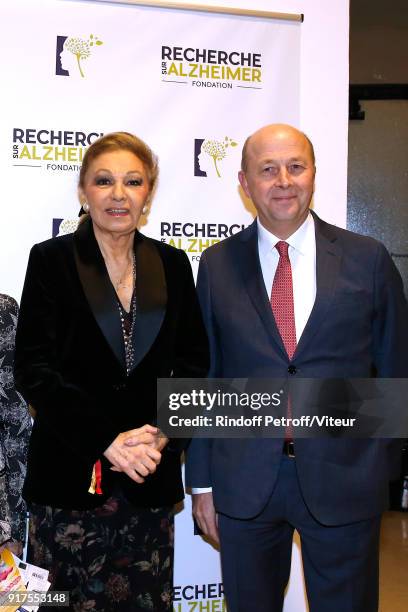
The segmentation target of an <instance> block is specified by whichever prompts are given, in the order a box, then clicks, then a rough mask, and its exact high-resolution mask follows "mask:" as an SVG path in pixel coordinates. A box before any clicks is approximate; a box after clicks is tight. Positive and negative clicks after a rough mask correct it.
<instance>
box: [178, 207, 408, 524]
mask: <svg viewBox="0 0 408 612" xmlns="http://www.w3.org/2000/svg"><path fill="white" fill-rule="evenodd" d="M314 220H315V230H316V284H317V293H316V300H315V304H314V307H313V309H312V312H311V315H310V317H309V320H308V322H307V325H306V327H305V329H304V332H303V334H302V336H301V338H300V339H299V342H298V345H297V348H296V352H295V354H294V356H293V358H292V360H289V358H288V355H287V354H286V351H285V349H284V347H283V344H282V340H281V337H280V335H279V332H278V329H277V327H276V324H275V320H274V317H273V314H272V311H271V307H270V303H269V296H268V295H267V293H266V290H265V285H264V282H263V277H262V272H261V267H260V263H259V256H258V236H257V225H256V221H255V222H254V223H253V224H252V225H251V226H250V227H249V228H246V229H245V230H243V231H242V232H240V233H239V234H236V235H235V236H233V237H231V238H228V239H227V240H224V241H223V242H221V243H219V244H217V245H214V246H213V247H211V248H209V249H207V250H206V251H205V253H204V254H203V256H202V258H201V262H200V270H199V277H198V292H199V299H200V303H201V307H202V312H203V315H204V320H205V324H206V327H207V333H208V336H209V340H210V351H211V369H210V375H211V376H213V377H226V378H228V377H230V378H234V377H259V378H282V377H289V378H290V377H303V378H345V377H349V378H366V377H371V376H373V375H374V374H375V375H376V376H380V377H406V376H408V357H407V347H408V308H407V303H406V300H405V298H404V295H403V287H402V281H401V278H400V276H399V274H398V272H397V270H396V268H395V266H394V264H393V262H392V260H391V257H390V256H389V254H388V252H387V251H386V249H385V247H384V246H383V245H382V244H381V243H379V242H377V241H375V240H373V239H371V238H368V237H363V236H359V235H356V234H354V233H352V232H349V231H346V230H343V229H339V228H337V227H335V226H333V225H329V224H327V223H325V222H324V221H322V220H320V219H319V218H318V217H317V216H316V215H314ZM289 367H290V369H289V370H288V368H289ZM295 448H296V467H297V470H298V476H299V481H300V486H301V489H302V493H303V496H304V499H305V502H306V504H307V506H308V508H309V510H310V511H311V513H312V514H313V515H314V517H315V518H316V519H317V520H318V521H320V522H321V523H323V524H325V525H339V524H346V523H349V522H355V521H359V520H363V519H367V518H369V517H372V516H375V515H378V514H380V513H381V512H382V511H383V510H384V509H385V508H386V506H387V492H388V481H389V463H390V462H389V459H390V457H389V455H390V444H389V443H387V442H385V441H382V440H374V439H373V440H358V439H333V438H325V439H318V440H317V439H306V438H303V439H298V440H296V441H295ZM281 456H282V440H278V439H273V440H272V439H239V440H237V439H235V440H231V439H229V440H227V439H226V440H220V439H217V440H213V441H211V440H199V439H197V440H193V442H192V443H191V446H190V448H189V451H188V458H187V472H186V474H187V485H189V486H192V487H207V486H212V487H213V494H214V502H215V507H216V509H217V510H218V511H219V512H222V513H224V514H226V515H228V516H232V517H236V518H251V517H254V516H256V515H257V514H258V513H260V512H261V510H262V509H263V508H264V506H265V505H266V503H267V501H268V499H269V497H270V495H271V493H272V490H273V487H274V484H275V481H276V477H277V473H278V468H279V464H280V461H281Z"/></svg>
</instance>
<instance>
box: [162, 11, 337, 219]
mask: <svg viewBox="0 0 408 612" xmlns="http://www.w3.org/2000/svg"><path fill="white" fill-rule="evenodd" d="M173 2H174V4H182V1H181V0H173ZM189 4H201V5H207V6H211V5H212V6H225V7H237V8H244V9H258V10H265V11H278V12H284V13H303V14H304V15H305V20H304V23H303V25H302V44H301V125H300V128H301V129H302V130H304V131H305V132H306V133H307V134H308V136H309V137H310V139H311V140H312V142H313V144H314V146H315V150H316V159H317V166H318V167H317V179H316V192H315V198H314V205H315V209H316V212H317V213H318V214H320V215H321V216H322V217H323V218H324V219H325V220H326V221H329V222H331V223H335V224H336V225H341V226H343V227H345V225H346V207H347V130H348V79H349V73H348V52H349V0H331V1H330V0H252V1H251V2H250V1H249V0H219V1H217V0H215V1H210V0H198V1H196V0H190V1H189ZM271 122H273V117H271Z"/></svg>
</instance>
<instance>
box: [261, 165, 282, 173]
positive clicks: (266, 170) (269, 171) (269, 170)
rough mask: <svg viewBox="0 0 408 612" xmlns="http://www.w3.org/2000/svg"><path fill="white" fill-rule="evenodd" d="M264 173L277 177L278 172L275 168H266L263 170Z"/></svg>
mask: <svg viewBox="0 0 408 612" xmlns="http://www.w3.org/2000/svg"><path fill="white" fill-rule="evenodd" d="M262 172H263V173H264V174H272V175H275V174H277V172H278V170H277V168H276V167H275V166H265V168H264V169H263V170H262Z"/></svg>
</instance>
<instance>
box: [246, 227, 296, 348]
mask: <svg viewBox="0 0 408 612" xmlns="http://www.w3.org/2000/svg"><path fill="white" fill-rule="evenodd" d="M239 247H240V250H239V253H238V257H237V266H238V267H239V269H240V272H241V274H242V277H243V281H244V286H245V288H246V290H247V292H248V294H249V297H250V298H251V301H252V304H253V306H254V308H255V309H256V311H257V312H258V314H259V316H260V317H261V319H262V321H263V323H264V325H265V327H266V329H267V331H268V333H269V335H270V337H271V339H272V341H273V343H274V344H275V346H276V348H277V349H278V350H279V351H280V352H281V353H283V355H286V351H285V348H284V346H283V342H282V338H281V336H280V333H279V331H278V328H277V326H276V323H275V318H274V316H273V313H272V308H271V304H270V301H269V296H268V294H267V292H266V289H265V283H264V280H263V276H262V270H261V265H260V262H259V253H258V231H257V221H256V219H255V221H254V222H253V223H252V224H251V225H250V226H249V227H248V228H247V229H246V230H245V231H244V232H243V233H242V234H241V241H240V243H239ZM249 333H251V331H250V330H249Z"/></svg>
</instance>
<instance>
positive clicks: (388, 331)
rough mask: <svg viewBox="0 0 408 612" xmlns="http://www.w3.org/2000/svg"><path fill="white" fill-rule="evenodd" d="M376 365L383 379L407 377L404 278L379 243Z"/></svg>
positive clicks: (407, 324)
mask: <svg viewBox="0 0 408 612" xmlns="http://www.w3.org/2000/svg"><path fill="white" fill-rule="evenodd" d="M374 283H375V310H374V320H373V326H374V327H373V330H374V331H373V335H374V365H375V368H376V374H377V376H379V377H381V378H406V377H408V305H407V301H406V298H405V296H404V288H403V284H402V280H401V276H400V274H399V272H398V270H397V268H396V266H395V264H394V262H393V261H392V259H391V256H390V255H389V253H388V251H387V250H386V248H385V247H384V246H383V245H382V244H380V245H379V247H378V253H377V258H376V267H375V278H374Z"/></svg>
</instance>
